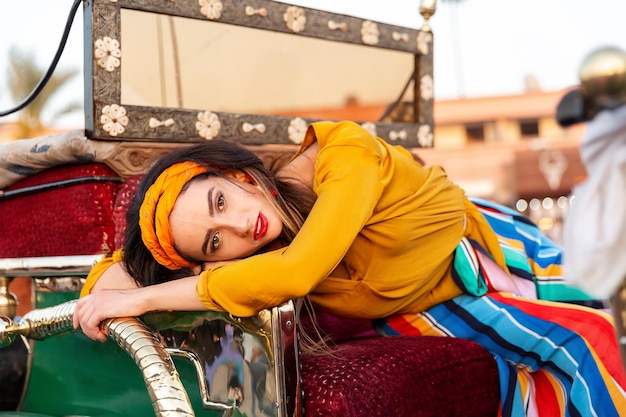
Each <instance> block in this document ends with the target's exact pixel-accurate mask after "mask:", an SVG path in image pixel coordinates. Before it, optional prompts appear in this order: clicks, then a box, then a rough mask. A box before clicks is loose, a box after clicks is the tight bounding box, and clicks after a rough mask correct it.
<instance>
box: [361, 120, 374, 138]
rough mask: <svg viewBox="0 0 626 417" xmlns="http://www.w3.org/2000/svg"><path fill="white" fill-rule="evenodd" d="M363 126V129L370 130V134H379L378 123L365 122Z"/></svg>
mask: <svg viewBox="0 0 626 417" xmlns="http://www.w3.org/2000/svg"><path fill="white" fill-rule="evenodd" d="M361 127H362V128H363V129H365V130H367V131H368V132H370V134H371V135H372V136H378V132H377V131H376V123H373V122H365V123H363V124H361Z"/></svg>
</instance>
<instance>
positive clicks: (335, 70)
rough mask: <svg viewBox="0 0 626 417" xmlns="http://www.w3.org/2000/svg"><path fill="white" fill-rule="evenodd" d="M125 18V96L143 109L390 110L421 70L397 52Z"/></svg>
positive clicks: (167, 19) (135, 15)
mask: <svg viewBox="0 0 626 417" xmlns="http://www.w3.org/2000/svg"><path fill="white" fill-rule="evenodd" d="M120 20H121V33H122V37H121V45H122V50H123V53H124V60H123V65H122V66H121V99H122V103H125V104H130V105H136V106H150V107H167V108H186V109H206V110H211V111H217V112H234V113H249V114H267V115H289V116H291V115H301V116H304V117H307V116H311V117H316V115H315V112H316V111H318V110H329V109H330V110H332V109H342V108H345V107H347V106H351V105H360V106H377V107H378V108H384V107H385V106H386V105H388V104H390V103H392V102H394V101H395V100H396V99H397V98H398V96H399V95H400V94H401V93H402V90H403V88H404V86H405V84H406V83H407V81H408V79H409V77H410V76H411V74H412V72H413V68H414V56H413V54H410V53H406V52H399V51H394V50H390V49H382V48H372V47H367V46H363V45H357V44H351V43H343V42H333V41H328V40H323V39H316V38H308V37H301V36H297V37H296V36H292V35H290V34H286V33H280V32H273V31H266V30H257V29H252V28H248V27H245V26H237V25H232V24H227V23H220V22H209V23H207V22H206V21H202V20H197V19H190V18H184V17H173V16H167V15H162V14H156V13H149V12H143V11H141V12H140V11H135V10H129V9H122V11H121V19H120ZM411 90H412V89H409V91H407V94H406V95H405V99H408V100H412V92H411ZM380 115H381V114H378V113H377V114H376V115H375V116H374V115H372V117H371V118H370V119H367V120H368V121H376V120H378V118H379V117H380Z"/></svg>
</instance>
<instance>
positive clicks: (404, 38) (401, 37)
mask: <svg viewBox="0 0 626 417" xmlns="http://www.w3.org/2000/svg"><path fill="white" fill-rule="evenodd" d="M391 39H393V40H394V41H397V42H405V43H406V42H408V41H409V34H408V33H402V32H396V31H394V32H393V33H392V34H391Z"/></svg>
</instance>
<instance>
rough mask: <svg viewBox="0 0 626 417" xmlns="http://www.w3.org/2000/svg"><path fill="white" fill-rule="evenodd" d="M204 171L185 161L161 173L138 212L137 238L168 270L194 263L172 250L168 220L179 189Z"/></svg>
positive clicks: (172, 243)
mask: <svg viewBox="0 0 626 417" xmlns="http://www.w3.org/2000/svg"><path fill="white" fill-rule="evenodd" d="M207 171H208V169H207V168H206V167H205V166H202V165H200V164H198V163H196V162H191V161H185V162H179V163H177V164H174V165H172V166H171V167H169V168H167V169H166V170H164V171H163V172H162V173H161V174H160V175H159V176H158V177H157V179H156V181H155V182H154V184H152V185H151V186H150V188H148V191H146V195H145V197H144V199H143V203H141V207H140V209H139V227H140V229H141V239H142V240H143V243H144V244H145V245H146V247H147V248H148V250H150V253H151V254H152V256H153V257H154V259H155V260H156V261H157V262H158V263H160V264H161V265H163V266H165V267H166V268H168V269H180V268H191V267H193V266H195V264H193V263H191V262H189V261H188V260H186V259H184V258H183V257H182V256H180V254H179V253H178V252H177V251H176V249H174V237H173V236H172V230H171V229H170V222H169V217H170V214H171V213H172V209H173V208H174V204H175V203H176V199H177V198H178V195H179V194H180V192H181V190H182V189H183V186H184V185H185V184H186V183H187V182H189V180H191V179H192V178H194V177H196V176H198V175H200V174H203V173H205V172H207Z"/></svg>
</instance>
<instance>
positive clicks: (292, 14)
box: [283, 6, 306, 33]
mask: <svg viewBox="0 0 626 417" xmlns="http://www.w3.org/2000/svg"><path fill="white" fill-rule="evenodd" d="M283 20H284V21H285V23H286V24H287V27H288V28H289V30H291V31H292V32H295V33H298V32H302V31H303V30H304V25H305V24H306V16H305V15H304V9H302V8H300V7H296V6H289V7H287V10H286V11H285V13H284V14H283Z"/></svg>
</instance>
